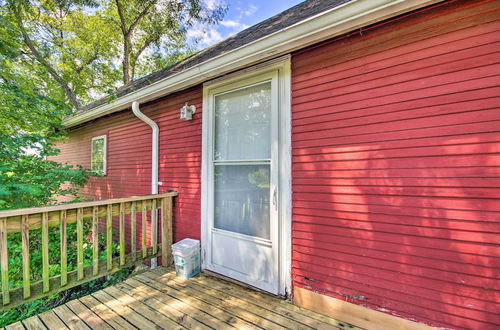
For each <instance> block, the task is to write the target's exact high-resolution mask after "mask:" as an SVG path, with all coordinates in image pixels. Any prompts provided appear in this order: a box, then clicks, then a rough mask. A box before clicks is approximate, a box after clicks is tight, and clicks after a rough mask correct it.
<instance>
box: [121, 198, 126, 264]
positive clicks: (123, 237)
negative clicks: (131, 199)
mask: <svg viewBox="0 0 500 330" xmlns="http://www.w3.org/2000/svg"><path fill="white" fill-rule="evenodd" d="M123 265H125V203H120V266H123Z"/></svg>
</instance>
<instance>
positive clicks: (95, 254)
mask: <svg viewBox="0 0 500 330" xmlns="http://www.w3.org/2000/svg"><path fill="white" fill-rule="evenodd" d="M98 272H99V206H94V207H93V208H92V274H93V275H94V276H95V275H97V273H98Z"/></svg>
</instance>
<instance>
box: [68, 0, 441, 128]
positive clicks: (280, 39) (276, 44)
mask: <svg viewBox="0 0 500 330" xmlns="http://www.w3.org/2000/svg"><path fill="white" fill-rule="evenodd" d="M442 1H444V0H354V1H351V2H347V3H344V4H342V5H340V6H337V7H334V8H332V9H330V10H327V11H324V12H322V13H320V14H317V15H315V16H312V17H309V18H307V19H305V20H302V21H300V22H297V23H295V24H293V25H291V26H288V27H286V28H284V29H282V30H279V31H277V32H274V33H272V34H269V35H267V36H264V37H262V38H260V39H257V40H255V41H253V42H251V43H248V44H245V45H243V46H241V47H239V48H236V49H233V50H231V51H229V52H227V53H224V54H221V55H218V56H215V57H213V58H210V59H209V60H207V61H205V62H202V63H199V64H197V65H195V66H193V67H190V68H188V69H186V70H184V71H181V72H178V73H176V74H173V75H170V76H168V77H165V78H164V79H162V80H159V81H157V82H155V83H153V84H151V85H148V86H146V87H143V88H141V89H138V90H136V91H134V92H131V93H128V94H126V95H123V96H121V97H119V98H116V99H114V100H113V101H111V102H109V103H106V104H102V105H100V106H98V107H96V108H94V109H91V110H89V111H86V112H83V113H77V114H75V115H72V116H70V117H67V118H65V119H64V120H63V125H64V127H66V128H70V127H74V126H77V125H80V124H83V123H85V122H87V121H90V120H94V119H97V118H99V117H102V116H105V115H108V114H111V113H113V112H117V111H120V110H124V109H126V108H129V107H130V106H131V104H132V102H133V101H138V102H140V103H144V102H149V101H153V100H155V99H157V98H159V97H162V96H165V95H168V94H171V93H174V92H177V91H180V90H183V89H186V88H189V87H192V86H195V85H198V84H200V83H203V82H205V81H207V80H210V79H213V78H216V77H219V76H222V75H224V74H227V73H229V72H232V71H236V70H239V69H242V68H245V67H248V66H251V65H253V64H256V63H260V62H263V61H266V60H269V59H272V58H275V57H278V56H281V55H284V54H288V53H290V52H292V51H295V50H298V49H301V48H304V47H307V46H309V45H312V44H315V43H318V42H321V41H324V40H327V39H330V38H333V37H336V36H339V35H342V34H345V33H348V32H351V31H353V30H356V29H358V28H361V27H364V26H368V25H371V24H374V23H377V22H380V21H383V20H385V19H388V18H391V17H395V16H398V15H400V14H403V13H407V12H410V11H413V10H415V9H418V8H422V7H425V6H429V5H432V4H435V3H438V2H442Z"/></svg>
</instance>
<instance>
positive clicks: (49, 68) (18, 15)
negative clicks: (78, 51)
mask: <svg viewBox="0 0 500 330" xmlns="http://www.w3.org/2000/svg"><path fill="white" fill-rule="evenodd" d="M15 16H16V19H17V23H18V25H19V29H20V30H21V34H22V36H23V40H24V43H25V44H26V46H28V48H29V49H30V51H31V54H32V55H33V56H34V58H35V59H36V60H37V61H38V62H39V63H40V64H41V65H43V66H44V67H45V68H46V69H47V71H48V72H49V74H50V75H51V76H52V78H54V80H55V81H56V82H57V83H58V84H59V85H60V86H61V87H62V88H63V90H64V92H65V93H66V96H68V98H69V100H70V101H71V103H72V104H73V106H75V107H76V108H77V109H78V108H80V106H81V105H80V102H79V101H78V98H77V97H76V94H75V92H74V91H73V89H72V88H71V87H70V86H69V84H68V83H67V82H66V81H65V80H64V79H63V78H62V77H61V76H60V75H59V73H57V71H56V70H55V69H54V68H53V67H52V65H50V63H49V62H48V61H46V60H45V58H44V57H43V56H42V54H40V52H39V51H38V49H37V48H36V46H35V44H34V43H33V41H32V40H31V38H30V37H29V35H28V32H27V31H26V28H25V27H24V25H23V22H22V18H21V13H20V12H19V11H18V9H17V8H16V10H15Z"/></svg>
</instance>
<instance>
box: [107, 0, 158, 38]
mask: <svg viewBox="0 0 500 330" xmlns="http://www.w3.org/2000/svg"><path fill="white" fill-rule="evenodd" d="M117 1H118V0H117ZM157 1H158V0H152V1H151V2H150V3H148V4H147V5H146V7H144V9H143V10H142V11H141V12H140V13H139V15H137V17H136V18H135V19H134V21H133V22H132V24H130V27H129V28H128V33H132V32H133V31H134V29H135V27H136V26H137V24H139V21H140V20H141V18H143V17H144V16H146V14H147V13H148V11H149V9H150V8H151V7H152V6H153V5H154V4H155V3H156V2H157Z"/></svg>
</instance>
